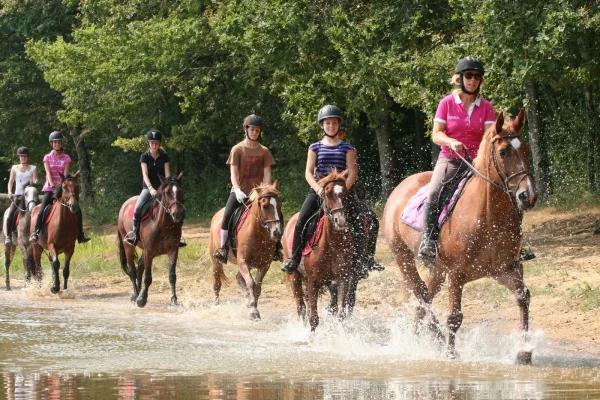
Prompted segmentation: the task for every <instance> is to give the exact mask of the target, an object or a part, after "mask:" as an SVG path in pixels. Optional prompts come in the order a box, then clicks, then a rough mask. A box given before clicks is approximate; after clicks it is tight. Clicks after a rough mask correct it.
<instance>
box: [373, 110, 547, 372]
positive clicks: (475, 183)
mask: <svg viewBox="0 0 600 400" xmlns="http://www.w3.org/2000/svg"><path fill="white" fill-rule="evenodd" d="M524 124H525V113H524V111H523V110H521V112H520V113H519V115H518V117H517V118H516V119H515V120H514V121H507V122H504V118H503V115H502V113H500V115H499V116H498V118H497V119H496V121H495V123H494V124H492V126H491V127H490V128H489V129H488V130H487V131H486V132H485V134H484V137H483V141H482V142H481V145H480V147H479V153H478V156H477V158H475V160H474V162H473V167H474V169H475V170H476V171H475V174H474V176H473V177H472V178H471V179H470V181H469V182H467V184H466V186H465V189H464V192H463V194H462V196H461V197H460V199H459V200H458V202H457V204H456V206H455V208H454V211H453V213H452V214H451V216H450V218H449V219H448V221H447V222H446V223H445V224H444V225H443V227H442V229H441V232H440V237H439V252H438V257H437V259H436V262H435V266H434V268H433V270H432V272H431V273H430V275H429V279H428V280H427V282H424V281H423V280H422V279H421V276H420V275H419V272H418V271H417V268H416V266H415V254H417V252H418V247H419V243H420V242H421V236H422V234H421V233H420V232H418V231H416V230H414V229H413V228H411V227H409V226H408V225H406V224H404V223H403V222H401V221H400V216H401V215H402V212H403V210H404V207H405V206H406V204H407V203H408V200H409V199H410V198H411V197H412V196H413V195H414V194H415V193H416V192H417V191H418V190H419V188H421V187H422V186H424V185H426V184H427V183H428V182H429V180H430V178H431V172H423V173H420V174H416V175H412V176H410V177H408V178H406V179H405V180H404V181H403V182H402V183H400V185H399V186H398V187H396V189H395V190H394V191H393V192H392V194H391V195H390V197H389V199H388V201H387V204H386V206H385V210H384V214H383V218H384V233H385V237H386V239H387V241H388V243H389V244H390V248H391V250H392V253H393V255H394V258H395V260H396V263H397V264H398V266H399V267H400V272H401V273H402V275H403V277H404V280H405V282H406V284H407V286H408V289H409V290H410V291H411V292H412V293H413V294H414V295H415V296H416V298H417V299H418V301H419V306H418V308H417V318H418V320H419V321H421V322H423V319H424V317H425V316H427V315H430V316H431V314H430V312H431V311H430V305H431V301H432V299H433V298H434V297H435V295H436V294H437V293H438V292H439V290H440V288H441V286H442V284H443V282H444V281H445V280H446V279H447V280H448V291H449V298H450V299H449V300H450V315H449V316H448V319H447V324H448V340H447V351H448V354H449V356H451V357H454V356H456V353H455V335H456V332H457V330H458V329H459V327H460V325H461V323H462V319H463V314H462V310H461V308H462V292H463V288H464V286H465V284H467V283H468V282H471V281H474V280H477V279H480V278H484V277H491V278H494V279H495V280H496V281H498V282H499V283H500V284H502V285H504V286H506V287H507V288H508V289H509V290H511V291H513V292H514V293H515V295H516V298H517V303H518V305H519V308H520V311H521V330H522V331H523V332H524V333H526V332H527V331H528V329H529V290H528V289H527V287H526V286H525V283H524V281H523V267H522V265H521V263H520V262H516V261H515V260H517V259H518V258H519V250H520V248H521V238H522V233H521V222H522V219H523V212H524V211H525V210H527V209H530V208H531V207H533V206H534V204H535V202H536V191H535V187H534V182H533V178H532V176H531V174H530V173H529V171H528V161H529V147H528V146H527V144H526V143H525V142H524V141H523V139H522V138H521V135H520V132H521V130H522V129H523V126H524ZM432 321H433V322H432V323H430V327H431V328H436V327H437V324H435V322H436V321H435V317H432ZM437 333H438V334H440V332H439V331H438V332H437ZM530 359H531V353H530V352H527V351H522V352H520V354H519V355H518V360H519V361H520V362H529V361H530Z"/></svg>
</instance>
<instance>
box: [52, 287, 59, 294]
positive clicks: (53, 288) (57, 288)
mask: <svg viewBox="0 0 600 400" xmlns="http://www.w3.org/2000/svg"><path fill="white" fill-rule="evenodd" d="M50 291H51V292H52V294H57V293H58V292H60V287H54V286H52V287H51V288H50Z"/></svg>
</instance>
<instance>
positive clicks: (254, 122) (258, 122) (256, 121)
mask: <svg viewBox="0 0 600 400" xmlns="http://www.w3.org/2000/svg"><path fill="white" fill-rule="evenodd" d="M249 126H255V127H257V128H260V134H259V135H258V138H257V139H256V140H254V139H252V138H251V137H250V136H248V132H247V131H246V129H248V127H249ZM242 128H243V129H244V134H245V135H246V137H247V138H248V140H252V141H254V142H256V141H258V139H259V138H260V135H261V134H262V130H263V122H262V119H261V118H260V117H259V116H258V115H256V114H250V115H248V116H247V117H246V118H244V122H243V123H242Z"/></svg>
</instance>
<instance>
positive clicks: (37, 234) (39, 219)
mask: <svg viewBox="0 0 600 400" xmlns="http://www.w3.org/2000/svg"><path fill="white" fill-rule="evenodd" d="M43 213H44V210H43V209H42V208H41V207H40V212H39V213H38V215H37V218H36V220H35V228H34V230H33V233H32V234H31V236H29V242H31V243H37V241H38V239H39V238H40V229H41V228H42V218H43V216H42V214H43Z"/></svg>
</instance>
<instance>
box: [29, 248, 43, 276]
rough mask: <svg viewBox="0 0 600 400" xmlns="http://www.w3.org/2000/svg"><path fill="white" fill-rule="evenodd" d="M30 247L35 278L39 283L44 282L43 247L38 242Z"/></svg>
mask: <svg viewBox="0 0 600 400" xmlns="http://www.w3.org/2000/svg"><path fill="white" fill-rule="evenodd" d="M29 248H30V249H31V250H30V251H31V261H32V263H31V265H32V266H33V267H34V271H35V272H34V274H35V279H36V280H37V281H38V283H42V277H43V270H42V248H41V247H40V246H38V245H37V244H34V245H32V246H30V247H29Z"/></svg>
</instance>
